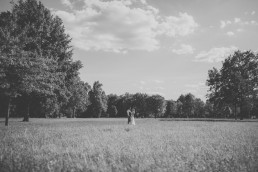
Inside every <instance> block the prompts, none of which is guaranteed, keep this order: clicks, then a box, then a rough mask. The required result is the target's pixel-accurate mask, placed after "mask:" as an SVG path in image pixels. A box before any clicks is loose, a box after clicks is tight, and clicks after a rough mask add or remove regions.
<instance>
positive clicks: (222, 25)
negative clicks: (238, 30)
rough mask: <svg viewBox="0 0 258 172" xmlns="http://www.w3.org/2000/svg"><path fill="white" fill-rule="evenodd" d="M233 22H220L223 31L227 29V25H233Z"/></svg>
mask: <svg viewBox="0 0 258 172" xmlns="http://www.w3.org/2000/svg"><path fill="white" fill-rule="evenodd" d="M231 23H232V22H231V21H229V20H227V21H224V20H221V21H220V28H221V29H223V28H225V27H226V26H227V25H229V24H231Z"/></svg>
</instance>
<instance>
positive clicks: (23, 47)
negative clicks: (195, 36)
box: [0, 0, 258, 125]
mask: <svg viewBox="0 0 258 172" xmlns="http://www.w3.org/2000/svg"><path fill="white" fill-rule="evenodd" d="M12 5H13V6H12V10H11V11H7V12H2V13H0V115H1V116H4V115H5V116H6V125H8V118H9V116H10V114H11V115H12V116H23V117H24V121H29V117H30V116H33V117H61V116H67V117H125V116H126V110H127V109H128V108H129V107H134V108H136V116H137V117H155V118H156V117H186V118H193V117H233V116H232V115H233V114H234V116H235V117H237V112H238V111H239V112H240V116H241V117H244V116H246V117H250V116H252V115H254V114H257V112H258V110H257V107H258V96H257V94H258V55H255V54H254V53H253V52H251V51H245V52H240V51H236V52H235V53H234V54H232V55H230V56H229V57H228V58H227V59H225V61H224V62H223V66H222V68H221V69H220V70H218V69H216V68H213V69H212V70H210V71H209V72H208V75H209V77H208V80H207V85H208V86H209V87H210V90H209V94H208V101H207V102H206V103H204V102H203V101H202V100H201V99H198V98H195V97H194V96H193V95H192V94H190V93H189V94H186V95H181V96H180V97H179V98H178V100H176V101H173V100H165V99H164V97H162V96H160V95H152V96H150V95H147V94H143V93H137V94H129V93H126V94H124V95H121V96H117V95H113V94H111V95H106V94H105V92H104V91H103V89H102V84H101V83H100V82H98V81H97V82H95V83H94V84H93V85H92V87H91V86H90V85H89V84H88V83H85V82H83V81H81V79H80V77H79V69H80V68H82V64H81V62H80V61H73V60H72V55H73V52H72V47H71V45H70V43H71V38H70V36H69V35H68V34H66V33H65V28H64V25H63V23H62V20H61V19H60V18H59V17H58V16H53V15H52V14H51V12H50V10H48V9H47V8H45V7H44V5H43V4H42V3H41V2H37V1H36V0H25V1H22V0H19V1H18V2H17V3H16V4H15V3H13V4H12ZM231 109H233V112H234V113H233V114H232V113H231V112H232V110H231ZM225 114H226V115H225Z"/></svg>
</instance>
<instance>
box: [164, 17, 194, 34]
mask: <svg viewBox="0 0 258 172" xmlns="http://www.w3.org/2000/svg"><path fill="white" fill-rule="evenodd" d="M197 27H198V24H197V23H196V22H195V21H194V19H193V17H192V16H190V15H188V14H187V13H179V16H178V17H175V16H168V17H166V18H165V19H164V21H163V22H162V23H161V24H160V30H161V33H164V34H166V35H168V36H173V37H174V36H185V35H188V34H191V33H193V32H194V30H195V29H196V28H197Z"/></svg>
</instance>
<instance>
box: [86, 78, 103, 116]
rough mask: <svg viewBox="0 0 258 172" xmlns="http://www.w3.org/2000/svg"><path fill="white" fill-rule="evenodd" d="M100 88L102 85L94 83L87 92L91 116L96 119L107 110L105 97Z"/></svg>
mask: <svg viewBox="0 0 258 172" xmlns="http://www.w3.org/2000/svg"><path fill="white" fill-rule="evenodd" d="M101 87H102V84H101V83H100V82H99V81H96V82H94V83H93V87H92V89H91V90H90V92H89V96H90V97H89V98H90V102H91V105H90V106H91V107H90V108H91V110H92V116H94V117H97V118H100V117H101V114H102V113H103V112H106V110H107V96H106V94H105V92H104V91H103V89H102V88H101Z"/></svg>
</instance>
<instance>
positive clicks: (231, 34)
mask: <svg viewBox="0 0 258 172" xmlns="http://www.w3.org/2000/svg"><path fill="white" fill-rule="evenodd" d="M227 35H228V36H234V35H235V33H234V32H232V31H229V32H227Z"/></svg>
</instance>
